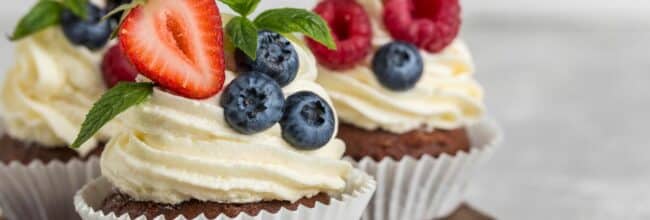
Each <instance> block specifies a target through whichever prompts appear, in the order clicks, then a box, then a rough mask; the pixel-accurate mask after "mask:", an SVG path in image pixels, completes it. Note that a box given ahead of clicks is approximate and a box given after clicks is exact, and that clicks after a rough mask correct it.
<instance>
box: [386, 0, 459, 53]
mask: <svg viewBox="0 0 650 220" xmlns="http://www.w3.org/2000/svg"><path fill="white" fill-rule="evenodd" d="M384 25H385V26H386V28H387V29H388V31H389V32H390V34H391V35H392V36H393V38H395V39H398V40H402V41H407V42H410V43H413V44H415V45H417V46H418V47H420V48H422V49H424V50H427V51H429V52H432V53H436V52H440V51H441V50H443V49H445V48H446V47H447V46H449V44H451V43H452V42H453V41H454V39H456V36H458V32H459V31H460V25H461V18H460V3H459V2H458V0H385V1H384Z"/></svg>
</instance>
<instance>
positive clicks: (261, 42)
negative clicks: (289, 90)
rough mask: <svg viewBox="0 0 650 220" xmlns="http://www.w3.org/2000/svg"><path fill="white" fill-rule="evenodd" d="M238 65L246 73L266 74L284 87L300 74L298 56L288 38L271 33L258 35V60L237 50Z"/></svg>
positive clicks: (263, 32)
mask: <svg viewBox="0 0 650 220" xmlns="http://www.w3.org/2000/svg"><path fill="white" fill-rule="evenodd" d="M235 54H236V59H237V65H238V66H239V68H241V69H242V70H244V71H257V72H260V73H264V74H266V75H268V76H270V77H271V78H273V79H275V81H277V82H278V84H280V86H282V87H284V86H286V85H288V84H289V83H291V81H293V80H294V79H295V78H296V75H297V74H298V66H299V65H300V63H299V61H298V54H297V53H296V49H295V48H293V45H292V44H291V42H289V40H287V38H285V37H283V36H282V35H280V34H278V33H274V32H270V31H260V32H258V33H257V58H256V59H255V60H252V59H251V58H250V57H248V56H247V55H246V54H244V52H242V51H241V50H237V52H236V53H235Z"/></svg>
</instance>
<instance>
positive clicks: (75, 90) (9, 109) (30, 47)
mask: <svg viewBox="0 0 650 220" xmlns="http://www.w3.org/2000/svg"><path fill="white" fill-rule="evenodd" d="M101 58H102V53H101V51H99V52H92V51H90V50H88V49H86V48H83V47H77V46H73V45H72V44H71V43H69V42H68V40H67V39H66V38H65V36H64V35H63V32H62V30H61V28H59V27H52V28H48V29H46V30H44V31H42V32H39V33H37V34H34V35H32V36H30V37H28V38H25V39H23V40H21V41H19V42H17V43H16V58H15V59H16V64H15V65H14V66H13V67H12V68H11V69H9V70H8V71H7V73H6V76H5V81H4V85H3V87H2V91H1V94H0V97H1V98H2V99H1V100H0V103H1V104H2V112H1V113H2V117H3V120H4V123H5V125H6V129H5V130H6V131H7V133H8V134H9V135H10V136H12V137H14V138H17V139H20V140H23V141H26V142H34V143H38V144H39V145H40V146H44V147H48V148H53V147H66V146H68V145H69V144H71V143H72V142H73V141H74V139H75V137H76V135H77V133H78V131H79V129H80V125H81V123H82V122H83V120H84V116H85V115H86V113H87V112H88V110H90V108H91V107H92V105H93V103H94V102H95V101H96V100H97V99H99V97H100V96H101V95H102V94H103V93H104V92H105V91H106V87H105V85H104V82H103V80H102V76H101V73H100V70H99V64H100V61H101ZM116 126H117V125H116V124H115V123H112V124H109V125H108V126H106V127H105V128H104V129H102V130H101V131H100V132H99V133H98V135H97V136H96V137H95V138H93V139H92V140H90V141H88V142H87V143H86V144H84V145H83V146H82V147H81V148H79V149H77V151H78V153H79V154H80V155H82V156H85V155H86V154H87V153H89V152H90V151H92V150H93V149H94V148H95V147H96V146H97V144H98V143H99V142H100V141H106V140H107V139H108V138H109V137H110V136H111V135H112V134H115V133H116V132H117V131H118V129H117V128H116Z"/></svg>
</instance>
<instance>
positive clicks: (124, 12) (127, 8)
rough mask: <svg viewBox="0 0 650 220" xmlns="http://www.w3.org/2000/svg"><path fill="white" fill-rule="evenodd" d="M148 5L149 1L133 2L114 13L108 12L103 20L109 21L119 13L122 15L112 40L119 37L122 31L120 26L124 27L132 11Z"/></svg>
mask: <svg viewBox="0 0 650 220" xmlns="http://www.w3.org/2000/svg"><path fill="white" fill-rule="evenodd" d="M146 3H147V0H132V1H131V2H130V3H128V4H122V5H120V6H118V7H117V8H115V9H113V10H112V11H110V12H108V13H107V14H106V15H105V16H104V17H102V20H108V19H110V18H111V17H113V16H115V15H117V14H118V13H122V17H120V21H119V22H118V24H117V25H118V27H117V28H115V30H113V33H111V39H113V38H115V37H116V36H117V31H118V30H120V27H119V26H122V22H123V21H124V19H125V18H126V16H127V15H129V13H131V10H133V9H134V8H136V7H138V6H140V5H144V4H146Z"/></svg>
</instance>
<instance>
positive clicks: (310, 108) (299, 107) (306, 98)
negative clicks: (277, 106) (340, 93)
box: [280, 92, 336, 150]
mask: <svg viewBox="0 0 650 220" xmlns="http://www.w3.org/2000/svg"><path fill="white" fill-rule="evenodd" d="M335 123H336V122H335V120H334V111H333V110H332V107H331V106H330V105H329V104H328V103H327V102H326V101H325V100H323V98H321V97H320V96H318V95H316V94H314V93H312V92H298V93H296V94H293V95H291V96H289V98H287V101H286V105H285V107H284V116H283V117H282V120H281V121H280V125H281V126H282V137H283V138H284V140H286V141H287V142H289V143H290V144H291V145H293V146H294V147H296V148H298V149H301V150H316V149H318V148H321V147H323V146H325V144H327V142H329V140H330V139H331V138H332V136H333V135H334V128H335Z"/></svg>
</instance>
